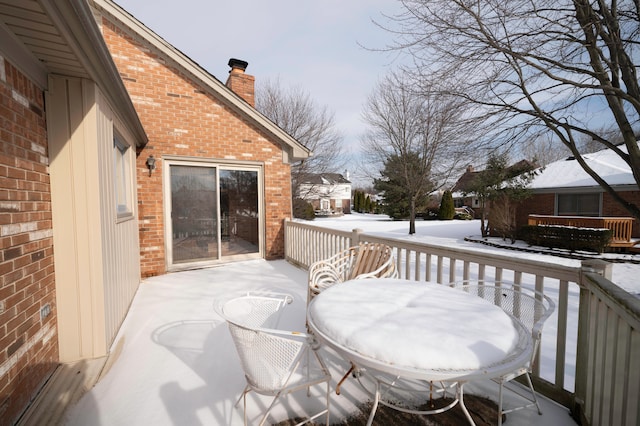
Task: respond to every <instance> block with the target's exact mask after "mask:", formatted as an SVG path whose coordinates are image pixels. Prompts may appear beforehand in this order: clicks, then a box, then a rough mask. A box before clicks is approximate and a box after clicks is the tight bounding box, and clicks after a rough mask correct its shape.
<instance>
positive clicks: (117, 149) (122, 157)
mask: <svg viewBox="0 0 640 426" xmlns="http://www.w3.org/2000/svg"><path fill="white" fill-rule="evenodd" d="M132 157H133V149H132V148H131V145H129V144H128V143H127V142H126V141H125V139H124V138H123V137H122V136H120V135H118V134H117V133H116V132H115V131H114V134H113V190H114V201H115V209H116V217H117V221H118V222H122V221H125V220H130V219H133V217H134V209H133V176H134V170H133V158H132Z"/></svg>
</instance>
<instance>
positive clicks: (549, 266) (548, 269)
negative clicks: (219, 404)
mask: <svg viewBox="0 0 640 426" xmlns="http://www.w3.org/2000/svg"><path fill="white" fill-rule="evenodd" d="M360 242H372V243H382V244H386V245H389V246H391V247H392V248H393V252H394V256H395V260H396V266H397V269H398V271H399V273H400V277H401V278H405V279H408V280H414V281H431V282H436V283H440V284H449V283H452V282H459V281H472V280H478V281H484V282H485V283H496V284H512V285H514V286H516V287H517V286H523V287H528V288H531V289H535V290H536V291H539V292H541V293H544V294H546V295H548V296H550V297H551V298H553V299H554V301H555V303H556V307H557V309H556V312H555V313H554V314H553V316H552V317H551V318H550V319H549V320H548V321H547V322H546V323H545V327H544V330H543V338H542V345H541V349H540V353H539V354H538V356H537V358H536V362H535V364H534V367H533V379H534V382H535V385H536V390H538V391H539V392H540V393H543V394H545V395H547V396H549V397H551V398H552V399H554V400H555V401H557V402H559V403H560V404H562V405H564V406H566V407H569V408H571V409H572V410H574V412H576V415H580V414H581V413H591V411H592V410H593V409H592V407H593V406H594V405H595V406H598V407H601V406H604V405H606V406H607V407H610V406H613V405H609V404H613V401H610V400H609V399H610V398H609V396H608V395H609V394H610V393H611V392H597V393H596V392H595V391H594V389H593V386H597V385H601V384H602V383H601V380H595V381H594V380H593V377H596V372H595V371H594V370H593V369H594V368H598V369H604V370H603V371H611V370H613V371H616V372H617V371H618V369H619V368H622V365H627V366H628V365H629V362H628V361H627V364H621V362H622V361H621V360H622V359H623V358H624V355H623V354H622V353H617V354H616V357H617V358H615V357H614V358H613V359H612V357H611V356H608V357H607V358H606V359H601V358H602V357H600V358H598V363H594V362H591V363H586V362H585V360H584V359H582V358H580V357H584V356H585V352H584V348H586V347H588V348H589V350H590V351H591V352H593V353H594V354H595V353H597V354H600V353H601V352H602V353H604V352H603V351H605V350H606V351H610V349H605V348H606V347H608V346H607V345H608V344H609V343H608V340H607V339H604V338H602V337H601V338H599V339H597V340H596V341H594V340H593V339H592V337H591V334H593V333H591V334H589V333H590V332H589V331H588V330H590V328H593V327H594V323H593V322H594V321H596V320H597V319H595V320H594V315H595V314H596V312H594V311H593V309H587V308H586V307H585V305H584V303H585V300H587V299H588V298H589V297H590V296H588V295H589V294H597V293H598V292H601V290H598V288H599V287H598V285H597V284H598V283H599V282H600V281H605V282H608V283H610V286H612V287H615V288H618V287H617V286H615V284H613V283H611V282H610V281H609V280H610V279H611V265H610V264H608V263H606V262H601V261H598V260H595V261H594V260H590V261H583V263H582V266H581V267H580V266H566V265H562V264H554V263H549V262H543V261H537V260H531V259H525V258H518V257H515V256H509V255H506V254H498V253H487V252H480V251H477V250H470V249H465V248H458V247H443V246H438V245H432V244H428V243H419V242H410V241H405V240H400V239H393V238H384V237H379V236H375V235H371V234H365V233H364V232H363V231H362V230H358V229H355V230H353V231H352V232H347V231H338V230H334V229H328V228H323V227H320V226H315V225H310V224H306V223H300V222H292V221H285V257H286V259H287V260H288V261H289V262H291V263H293V264H295V265H298V266H300V267H303V268H308V267H309V265H311V264H312V263H313V262H315V261H317V260H320V259H325V258H328V257H331V256H332V255H334V254H336V253H337V252H339V251H341V250H344V249H346V248H348V247H350V246H355V245H358V244H359V243H360ZM594 274H595V275H599V276H602V277H604V278H601V279H600V280H598V279H594V278H593V276H594ZM586 275H589V277H591V278H590V279H587V278H585V276H586ZM610 303H613V304H615V302H610ZM601 315H602V314H601ZM596 318H597V317H596ZM621 318H622V317H621ZM616 321H618V320H616ZM619 321H622V322H624V321H626V324H631V322H630V321H631V320H629V319H628V318H627V319H625V318H622V319H620V320H619ZM636 321H637V313H636ZM616 324H617V323H616ZM634 324H635V323H634ZM600 327H601V328H602V327H618V326H617V325H613V324H609V325H606V326H600ZM633 327H635V328H634V330H635V331H634V333H635V334H634V336H633V337H629V339H631V340H628V341H629V343H628V345H627V350H628V351H629V354H630V355H631V358H632V359H634V360H640V338H638V335H637V334H638V328H637V327H636V326H635V325H633ZM601 331H602V330H601ZM603 332H605V333H606V331H603ZM608 332H610V333H613V331H608ZM578 347H579V348H580V350H579V351H578V350H577V349H578ZM620 350H621V351H624V350H625V349H624V348H621V349H620ZM607 353H608V352H607ZM578 354H580V357H579V356H578ZM594 356H595V355H594ZM588 359H591V358H588ZM577 363H578V364H579V365H578V366H577ZM576 367H578V368H576ZM585 367H586V368H587V369H586V370H585V369H584V368H585ZM632 367H639V365H638V364H637V363H635V361H634V364H633V365H632ZM598 371H600V370H598ZM627 373H629V375H630V376H629V377H628V382H629V383H630V385H629V391H631V390H633V389H631V387H633V386H635V387H636V388H638V387H639V386H640V385H639V384H640V368H635V370H634V371H633V373H632V372H631V371H630V370H627ZM602 374H605V373H598V377H601V376H602ZM625 383H626V382H625ZM607 384H608V385H612V384H611V383H610V382H609V381H607ZM577 386H582V388H580V391H581V394H578V392H577V391H576V392H574V389H576V387H577ZM635 390H636V392H635V393H632V394H631V395H627V396H628V397H629V398H632V397H634V395H635V396H637V395H638V394H640V389H635ZM584 395H589V397H588V398H585V397H584ZM584 399H586V400H584ZM616 407H617V406H616ZM590 410H591V411H590ZM634 410H635V414H633V412H634ZM624 412H625V413H627V412H628V417H627V418H629V419H635V420H638V417H637V416H638V401H637V400H636V401H635V405H633V404H630V403H627V402H625V411H624ZM601 414H602V409H600V411H598V415H599V416H600V415H601ZM625 415H627V414H625ZM583 416H584V415H583ZM601 417H602V416H601ZM605 417H606V416H605ZM613 418H614V417H613V416H609V417H607V418H601V419H600V420H602V421H601V422H599V421H598V420H594V422H595V423H599V424H612V425H613V424H616V423H615V422H612V419H613ZM615 418H617V417H615ZM610 420H611V421H610ZM627 424H636V423H635V422H632V423H627Z"/></svg>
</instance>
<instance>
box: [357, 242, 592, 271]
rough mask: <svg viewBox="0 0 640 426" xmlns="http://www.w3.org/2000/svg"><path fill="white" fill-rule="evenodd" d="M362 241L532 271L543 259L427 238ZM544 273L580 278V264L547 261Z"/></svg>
mask: <svg viewBox="0 0 640 426" xmlns="http://www.w3.org/2000/svg"><path fill="white" fill-rule="evenodd" d="M360 240H361V241H368V242H373V243H384V244H387V245H390V246H391V247H395V248H398V249H405V250H410V251H415V252H422V253H431V254H434V255H437V256H442V257H446V258H451V259H460V260H463V261H468V262H471V263H478V264H483V265H491V266H496V267H499V268H503V269H508V270H513V271H520V272H531V273H533V271H536V270H540V268H541V262H540V261H539V260H531V259H525V258H518V257H513V256H509V255H506V254H499V253H489V252H478V251H477V250H472V249H467V248H462V247H445V246H441V245H435V244H430V243H427V242H409V241H406V240H401V239H396V238H389V237H379V236H376V235H371V234H365V233H362V234H360ZM543 268H544V273H545V275H546V276H547V277H549V278H554V279H558V280H564V281H570V282H576V283H577V282H579V281H580V266H579V265H577V266H570V265H563V264H556V263H548V262H544V266H543Z"/></svg>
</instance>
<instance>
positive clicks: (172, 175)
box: [166, 162, 261, 268]
mask: <svg viewBox="0 0 640 426" xmlns="http://www.w3.org/2000/svg"><path fill="white" fill-rule="evenodd" d="M168 172H169V173H168V178H169V185H168V186H169V187H170V194H167V196H168V198H167V200H166V201H167V204H166V208H167V212H168V213H169V214H170V217H171V221H170V222H169V223H168V226H167V228H168V229H167V230H168V231H170V232H168V233H167V238H168V240H167V246H168V250H169V253H168V259H169V263H170V265H174V266H176V267H179V268H185V267H188V265H189V264H190V263H203V262H214V261H218V260H229V259H230V258H232V257H237V258H238V259H241V258H255V257H258V256H259V255H260V234H261V224H260V215H261V212H260V209H259V205H260V196H259V193H260V189H259V188H260V183H259V176H260V173H259V169H257V168H250V167H236V166H228V165H226V166H225V165H221V164H214V163H206V164H205V163H201V164H198V163H178V162H171V163H169V164H168ZM169 238H170V239H169Z"/></svg>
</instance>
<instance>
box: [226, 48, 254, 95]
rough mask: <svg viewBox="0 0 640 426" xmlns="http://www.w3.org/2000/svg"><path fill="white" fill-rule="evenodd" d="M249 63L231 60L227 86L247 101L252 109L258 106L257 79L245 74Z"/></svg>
mask: <svg viewBox="0 0 640 426" xmlns="http://www.w3.org/2000/svg"><path fill="white" fill-rule="evenodd" d="M247 65H249V63H248V62H246V61H242V60H240V59H235V58H231V59H229V66H230V67H231V70H230V71H229V77H228V78H227V82H226V83H225V84H226V86H227V87H228V88H229V89H231V90H233V91H234V92H235V94H236V95H238V96H240V97H241V98H242V99H244V100H245V101H247V103H248V104H249V105H251V106H252V107H255V106H256V100H255V80H256V79H255V77H254V76H252V75H249V74H245V70H246V69H247Z"/></svg>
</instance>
